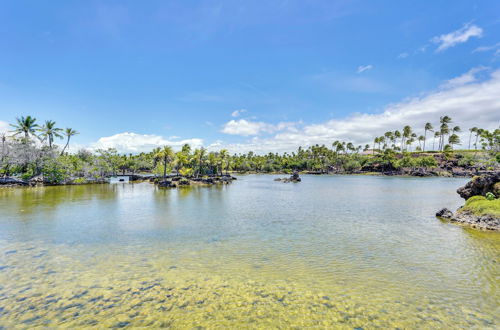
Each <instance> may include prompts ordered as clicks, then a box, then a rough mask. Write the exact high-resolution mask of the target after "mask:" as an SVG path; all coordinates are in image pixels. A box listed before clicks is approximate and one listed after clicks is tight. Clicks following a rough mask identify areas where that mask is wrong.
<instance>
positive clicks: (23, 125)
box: [10, 116, 38, 140]
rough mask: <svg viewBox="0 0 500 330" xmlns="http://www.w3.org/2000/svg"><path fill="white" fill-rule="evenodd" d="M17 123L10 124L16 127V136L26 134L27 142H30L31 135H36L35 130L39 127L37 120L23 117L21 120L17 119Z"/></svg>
mask: <svg viewBox="0 0 500 330" xmlns="http://www.w3.org/2000/svg"><path fill="white" fill-rule="evenodd" d="M16 122H17V123H16V124H10V126H12V127H14V131H13V132H14V135H18V134H24V138H25V139H26V140H28V138H29V136H30V135H35V130H36V128H37V127H38V124H36V118H33V117H31V116H26V117H24V116H22V117H21V118H16Z"/></svg>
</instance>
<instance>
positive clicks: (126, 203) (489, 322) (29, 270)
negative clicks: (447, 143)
mask: <svg viewBox="0 0 500 330" xmlns="http://www.w3.org/2000/svg"><path fill="white" fill-rule="evenodd" d="M465 182H466V180H462V179H447V178H391V177H371V176H305V177H304V178H303V182H302V183H299V184H292V183H288V184H285V183H281V182H274V181H273V176H267V175H250V176H241V177H239V180H238V181H235V182H234V183H233V184H231V185H229V186H221V187H192V188H182V189H179V190H160V189H157V188H155V187H154V186H153V185H150V184H148V183H140V184H112V185H89V186H73V187H70V186H68V187H46V188H30V189H1V190H0V210H1V213H0V327H1V326H5V327H12V326H19V327H25V328H32V327H34V326H46V327H58V326H60V327H89V326H96V327H105V326H110V327H121V326H132V327H133V326H150V327H160V326H165V327H168V326H170V327H174V328H193V327H208V328H214V327H215V328H216V327H242V328H264V327H282V328H289V327H293V326H296V327H318V328H322V327H336V328H346V329H353V328H376V327H380V328H397V327H399V328H450V327H453V328H457V327H466V328H481V329H484V328H496V327H498V324H499V322H500V318H499V316H500V234H499V233H493V232H480V231H476V230H473V229H469V228H466V227H461V226H458V225H455V224H450V223H446V222H441V221H439V220H438V219H436V218H435V217H434V216H433V215H434V213H435V212H436V211H437V210H438V209H440V208H442V207H448V208H450V209H455V208H457V207H458V206H459V205H460V204H461V203H462V200H461V199H460V198H459V197H458V195H457V194H456V193H455V190H456V188H458V187H459V186H461V185H463V184H464V183H465Z"/></svg>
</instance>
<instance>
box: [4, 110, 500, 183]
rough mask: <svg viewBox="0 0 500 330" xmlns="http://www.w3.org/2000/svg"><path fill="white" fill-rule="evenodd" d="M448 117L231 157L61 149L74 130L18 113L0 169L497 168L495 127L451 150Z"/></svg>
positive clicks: (72, 172)
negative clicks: (364, 138) (454, 161)
mask: <svg viewBox="0 0 500 330" xmlns="http://www.w3.org/2000/svg"><path fill="white" fill-rule="evenodd" d="M451 123H452V119H451V118H450V117H449V116H443V117H441V118H440V120H439V126H438V128H436V129H434V127H433V125H432V124H431V123H426V124H425V125H424V127H423V129H422V131H423V134H422V135H420V136H417V134H416V133H415V132H414V131H413V129H412V128H411V127H410V126H405V127H403V128H402V129H401V131H399V130H396V131H391V132H386V133H384V134H383V135H381V136H379V137H376V138H374V140H373V144H372V145H368V144H367V145H365V146H364V147H363V146H360V145H358V146H356V145H354V144H353V143H352V142H344V141H334V142H333V143H332V145H331V146H330V147H327V146H325V145H314V146H310V147H307V148H302V147H299V148H298V150H297V151H295V152H291V153H288V152H285V153H282V154H278V153H269V154H267V155H257V154H254V153H253V152H248V153H246V154H233V155H230V154H229V152H228V151H227V150H225V149H222V150H219V151H207V150H206V149H205V148H197V149H194V150H193V149H192V148H191V147H190V146H189V145H184V146H183V147H182V149H181V150H179V151H177V152H175V151H174V150H173V149H172V147H170V146H164V147H162V148H157V149H154V150H152V151H151V152H148V153H140V154H135V155H133V154H128V155H120V154H118V152H117V151H116V150H115V149H108V150H95V151H93V152H91V151H88V150H85V149H82V150H79V151H77V152H75V153H71V154H70V153H68V152H67V150H68V146H69V144H70V140H71V137H72V136H74V135H76V134H78V132H77V131H75V130H73V129H71V128H66V129H61V128H58V127H57V126H56V122H54V121H51V120H49V121H45V123H44V124H43V125H41V126H39V125H38V124H37V121H36V119H35V118H33V117H31V116H27V117H20V118H18V119H17V121H16V123H15V124H12V128H13V129H12V131H11V132H10V134H2V135H1V136H0V138H1V150H0V175H2V176H11V177H18V178H21V179H23V180H28V179H31V178H33V177H40V176H43V179H44V180H45V181H48V182H52V183H63V182H78V181H82V182H83V181H92V180H98V179H102V178H106V177H107V176H110V175H117V174H131V173H154V174H156V175H158V176H164V177H165V176H166V175H167V174H170V173H175V174H179V175H182V176H185V177H201V176H207V175H219V176H220V175H224V174H228V173H229V171H237V172H268V173H269V172H292V171H295V170H297V171H314V172H318V173H323V172H353V171H357V170H361V169H364V170H369V169H372V170H391V169H397V168H408V167H424V168H432V167H436V166H438V161H437V159H436V157H434V156H433V153H439V154H440V155H441V154H442V155H444V156H446V157H456V158H459V162H460V165H462V166H478V165H480V166H482V167H485V168H495V167H498V163H499V161H500V156H499V155H500V129H496V130H494V131H488V130H484V129H479V128H476V127H473V128H471V129H469V132H470V133H469V140H468V144H467V145H468V147H469V149H471V147H473V149H472V150H483V151H485V152H480V153H479V152H471V150H469V152H467V151H453V149H456V146H457V145H460V144H461V141H460V138H459V137H458V135H457V133H459V132H460V131H461V129H460V127H459V126H453V125H451ZM432 133H433V134H432ZM431 134H432V135H431ZM56 139H64V142H65V144H64V147H62V148H60V147H59V146H58V145H56V144H55V143H54V142H55V141H56ZM417 143H418V145H416V146H415V148H413V146H414V145H415V144H417ZM429 145H432V147H429ZM429 149H430V150H432V151H429Z"/></svg>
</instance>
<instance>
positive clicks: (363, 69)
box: [356, 64, 373, 73]
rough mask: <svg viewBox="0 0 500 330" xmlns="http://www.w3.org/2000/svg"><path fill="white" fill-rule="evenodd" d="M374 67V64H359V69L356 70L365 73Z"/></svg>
mask: <svg viewBox="0 0 500 330" xmlns="http://www.w3.org/2000/svg"><path fill="white" fill-rule="evenodd" d="M371 69H373V65H371V64H368V65H361V66H358V70H357V71H356V72H357V73H363V72H365V71H368V70H371Z"/></svg>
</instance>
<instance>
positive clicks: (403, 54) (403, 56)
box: [398, 52, 410, 58]
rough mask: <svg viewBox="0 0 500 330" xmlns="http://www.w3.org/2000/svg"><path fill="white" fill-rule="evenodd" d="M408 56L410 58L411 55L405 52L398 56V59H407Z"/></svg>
mask: <svg viewBox="0 0 500 330" xmlns="http://www.w3.org/2000/svg"><path fill="white" fill-rule="evenodd" d="M408 56H410V54H408V53H407V52H403V53H401V54H399V55H398V58H407V57H408Z"/></svg>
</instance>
